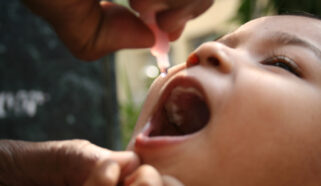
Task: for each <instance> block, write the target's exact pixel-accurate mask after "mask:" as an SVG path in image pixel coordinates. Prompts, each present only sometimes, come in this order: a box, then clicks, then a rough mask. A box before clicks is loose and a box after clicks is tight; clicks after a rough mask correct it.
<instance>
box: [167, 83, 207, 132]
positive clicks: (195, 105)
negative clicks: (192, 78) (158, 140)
mask: <svg viewBox="0 0 321 186" xmlns="http://www.w3.org/2000/svg"><path fill="white" fill-rule="evenodd" d="M165 111H166V114H167V118H168V121H169V123H170V124H171V125H173V126H174V127H175V128H176V130H177V131H178V133H180V134H191V133H194V132H196V131H198V130H200V129H201V128H203V127H204V126H205V125H206V123H207V122H208V120H209V109H208V107H207V105H206V103H205V102H204V98H203V96H202V94H201V93H200V92H199V91H198V90H196V89H195V88H193V87H187V88H185V87H176V88H175V89H174V90H173V91H172V93H171V95H170V97H169V99H168V100H167V102H166V104H165Z"/></svg>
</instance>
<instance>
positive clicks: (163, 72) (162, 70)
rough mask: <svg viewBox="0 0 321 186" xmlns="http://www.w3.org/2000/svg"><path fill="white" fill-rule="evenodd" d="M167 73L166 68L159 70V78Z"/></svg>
mask: <svg viewBox="0 0 321 186" xmlns="http://www.w3.org/2000/svg"><path fill="white" fill-rule="evenodd" d="M167 72H168V68H163V69H161V74H160V76H161V77H166V75H167Z"/></svg>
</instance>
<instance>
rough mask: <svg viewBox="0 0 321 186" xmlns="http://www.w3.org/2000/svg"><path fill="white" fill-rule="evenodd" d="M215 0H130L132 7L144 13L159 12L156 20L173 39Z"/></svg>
mask: <svg viewBox="0 0 321 186" xmlns="http://www.w3.org/2000/svg"><path fill="white" fill-rule="evenodd" d="M213 2H214V0H153V1H151V0H130V5H131V7H132V8H133V9H134V10H136V11H137V12H139V13H140V14H142V15H145V14H149V13H150V12H151V11H152V12H157V14H156V20H157V23H158V26H159V27H160V29H161V30H163V31H165V32H167V33H168V34H169V38H170V40H171V41H173V40H176V39H177V38H178V37H179V36H180V35H181V33H182V31H183V29H184V27H185V24H186V22H187V21H188V20H190V19H193V18H195V17H197V16H199V15H200V14H202V13H203V12H205V11H206V10H207V9H208V8H209V7H210V6H211V5H212V4H213Z"/></svg>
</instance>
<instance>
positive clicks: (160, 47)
mask: <svg viewBox="0 0 321 186" xmlns="http://www.w3.org/2000/svg"><path fill="white" fill-rule="evenodd" d="M141 18H142V20H144V22H145V23H146V24H147V25H148V27H149V28H150V29H151V30H152V31H153V33H154V36H155V44H154V46H153V47H152V48H151V50H150V51H151V54H152V55H153V56H154V57H155V58H156V61H157V66H158V68H159V70H160V72H161V76H162V77H165V76H166V75H167V70H168V68H169V66H170V63H169V58H168V51H169V38H168V35H167V34H166V33H165V32H163V31H162V30H160V29H159V28H158V26H157V23H156V18H155V13H149V14H145V15H143V16H141Z"/></svg>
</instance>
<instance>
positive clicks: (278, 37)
mask: <svg viewBox="0 0 321 186" xmlns="http://www.w3.org/2000/svg"><path fill="white" fill-rule="evenodd" d="M272 40H273V41H274V42H276V43H282V44H283V45H298V46H303V47H307V48H309V49H310V50H312V52H313V53H314V54H315V55H316V56H317V57H319V58H321V50H320V49H319V48H318V47H317V46H315V45H314V44H312V43H311V42H309V41H307V40H304V39H301V38H299V37H298V36H295V35H292V34H289V33H286V32H276V33H274V34H273V36H272Z"/></svg>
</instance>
